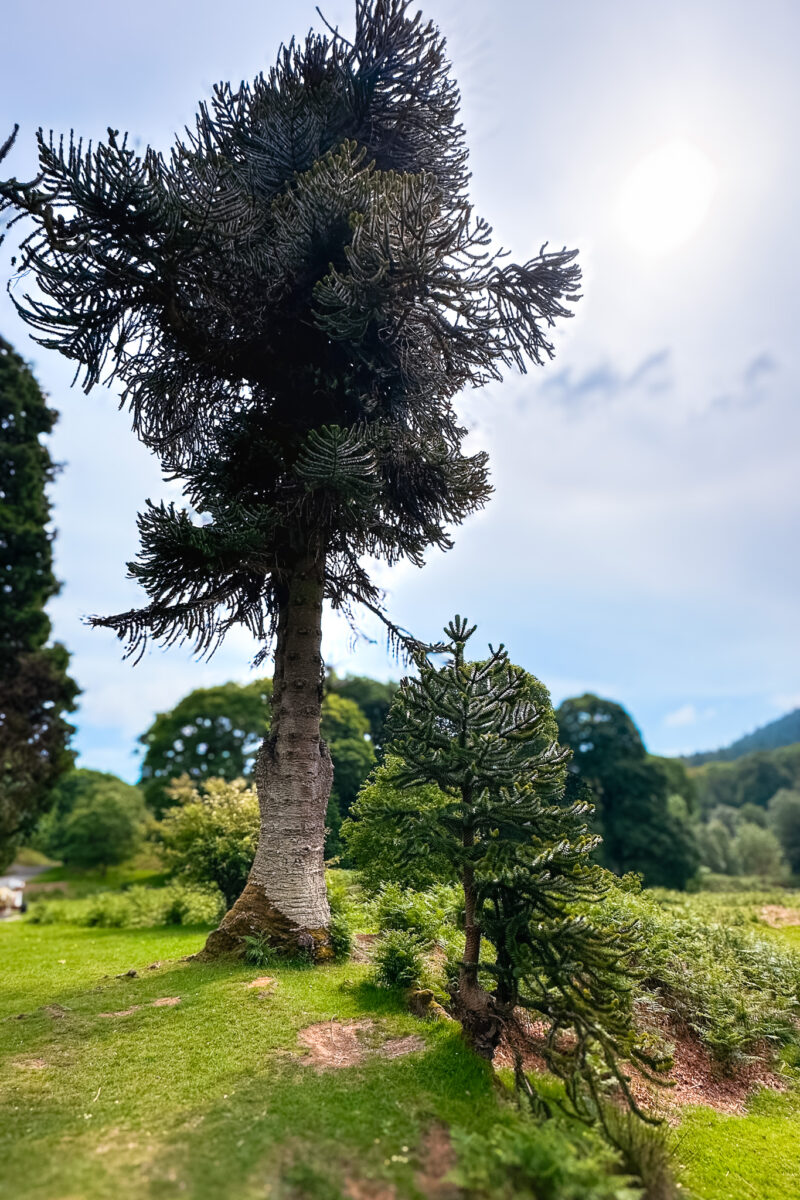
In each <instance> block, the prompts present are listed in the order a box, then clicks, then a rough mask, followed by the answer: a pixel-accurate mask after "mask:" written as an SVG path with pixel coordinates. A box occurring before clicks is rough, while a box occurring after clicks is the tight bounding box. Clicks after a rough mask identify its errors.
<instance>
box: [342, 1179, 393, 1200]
mask: <svg viewBox="0 0 800 1200" xmlns="http://www.w3.org/2000/svg"><path fill="white" fill-rule="evenodd" d="M344 1195H345V1196H346V1197H347V1200H396V1197H397V1192H396V1191H395V1189H394V1186H393V1184H391V1183H378V1182H377V1180H374V1179H345V1181H344Z"/></svg>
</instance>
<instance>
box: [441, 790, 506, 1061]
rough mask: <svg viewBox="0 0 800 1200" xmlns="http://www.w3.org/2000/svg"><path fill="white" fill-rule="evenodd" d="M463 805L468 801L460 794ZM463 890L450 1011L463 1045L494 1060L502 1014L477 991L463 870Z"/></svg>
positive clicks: (477, 934) (469, 875)
mask: <svg viewBox="0 0 800 1200" xmlns="http://www.w3.org/2000/svg"><path fill="white" fill-rule="evenodd" d="M464 801H465V804H468V803H469V801H470V797H469V794H468V793H467V792H466V791H465V792H464ZM462 841H463V844H464V847H465V849H469V847H470V846H472V845H473V844H474V840H473V832H472V829H471V828H469V827H466V828H465V829H464V832H463V835H462ZM462 884H463V887H464V927H465V930H464V931H465V935H466V936H465V942H464V958H463V959H462V962H461V967H460V969H459V973H458V987H457V989H456V991H455V994H454V996H453V1008H454V1010H455V1013H456V1016H457V1017H458V1019H459V1021H460V1022H461V1026H462V1028H463V1030H464V1034H465V1036H466V1038H467V1041H468V1042H469V1043H470V1045H471V1046H472V1048H473V1049H474V1050H475V1052H476V1053H477V1054H479V1055H480V1056H481V1058H488V1059H489V1060H490V1061H491V1060H492V1059H493V1058H494V1052H495V1050H496V1049H497V1046H498V1043H499V1041H500V1038H501V1037H502V1034H503V1028H504V1021H503V1014H502V1013H501V1012H500V1011H499V1010H498V1007H497V1003H496V1001H495V998H494V996H493V995H492V994H491V993H490V992H487V991H486V989H485V988H483V987H481V984H480V982H479V980H478V970H479V967H480V956H481V931H480V926H479V925H477V924H476V921H475V916H476V899H477V898H476V894H475V872H474V870H473V868H472V867H471V866H465V867H464V872H463V875H462Z"/></svg>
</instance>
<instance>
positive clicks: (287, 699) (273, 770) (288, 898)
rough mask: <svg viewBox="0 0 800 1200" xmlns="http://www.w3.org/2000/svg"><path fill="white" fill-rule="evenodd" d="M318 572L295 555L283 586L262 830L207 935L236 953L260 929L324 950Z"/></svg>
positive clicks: (211, 946) (264, 749)
mask: <svg viewBox="0 0 800 1200" xmlns="http://www.w3.org/2000/svg"><path fill="white" fill-rule="evenodd" d="M322 598H323V573H322V567H321V565H320V563H319V562H315V561H314V560H313V559H310V558H308V559H305V560H301V561H300V562H299V563H298V564H297V566H296V568H295V570H294V572H293V573H292V576H291V578H290V580H289V583H288V586H287V595H286V603H285V604H284V605H283V607H282V608H281V612H280V616H279V622H278V632H277V640H276V647H275V677H274V683H273V694H272V711H273V716H272V728H271V731H270V736H269V737H268V738H266V739H265V740H264V742H263V744H262V746H261V749H260V751H259V754H258V759H257V761H256V767H255V781H256V788H257V791H258V799H259V806H260V809H261V833H260V836H259V841H258V849H257V851H256V856H255V861H254V862H253V866H252V868H251V870H250V876H249V878H248V881H247V884H246V886H245V889H244V891H243V892H242V894H241V896H240V897H239V899H238V900H237V901H236V903H235V904H234V906H233V908H231V910H230V911H229V912H228V913H227V914H226V915H225V917H223V919H222V922H221V924H220V927H219V929H217V930H215V932H214V933H212V934H211V935H210V937H209V939H208V941H207V943H206V953H207V954H209V955H217V954H225V953H241V952H242V950H243V938H244V937H245V936H247V935H249V934H257V933H261V934H264V935H266V936H267V937H268V938H269V940H270V942H272V943H273V944H274V946H275V947H276V949H278V950H281V951H283V952H286V953H297V952H298V951H303V952H306V953H309V954H311V955H312V956H313V957H314V958H316V959H325V958H330V957H332V950H331V944H330V938H329V935H328V926H329V924H330V909H329V907H328V897H327V893H326V890H325V862H324V857H323V851H324V842H325V813H326V809H327V804H328V797H329V795H330V790H331V784H332V782H333V764H332V762H331V756H330V753H329V752H328V748H327V746H326V745H325V743H324V742H323V741H321V740H320V736H319V725H320V715H321V705H322V658H321V653H320V644H321V640H322Z"/></svg>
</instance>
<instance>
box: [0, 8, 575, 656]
mask: <svg viewBox="0 0 800 1200" xmlns="http://www.w3.org/2000/svg"><path fill="white" fill-rule="evenodd" d="M458 108H459V95H458V90H457V88H456V86H455V84H454V82H453V80H452V79H451V77H450V74H449V64H448V63H447V60H446V58H445V51H444V42H443V39H442V38H441V36H440V35H439V33H438V31H437V30H436V28H435V27H434V26H433V25H432V24H425V23H424V22H423V20H422V18H421V16H420V15H419V14H417V15H416V16H414V17H411V16H409V15H408V14H407V4H406V3H405V0H357V3H356V29H355V33H354V35H353V39H352V41H351V40H348V39H347V38H345V37H343V36H342V35H340V34H339V33H338V32H334V31H331V32H327V33H322V34H310V35H309V36H308V38H307V39H306V41H305V42H304V43H303V44H302V45H301V44H297V43H294V42H292V43H291V44H290V45H289V46H288V47H284V48H282V49H281V51H280V53H279V55H278V60H277V63H276V65H275V66H274V67H273V68H272V70H271V71H270V72H269V73H268V74H267V75H260V76H258V77H257V78H256V79H255V81H254V82H253V83H252V84H250V85H248V84H244V83H243V84H241V85H240V86H239V87H238V88H233V87H231V86H230V85H228V84H220V85H218V86H217V87H216V88H215V90H214V94H213V98H212V100H211V102H210V103H203V104H201V106H200V110H199V114H198V117H197V121H196V125H195V128H194V129H193V130H189V131H188V132H187V133H186V135H185V136H184V137H182V138H180V139H178V140H177V141H176V143H175V145H174V147H173V149H172V151H171V153H170V154H169V155H168V156H166V157H165V156H163V155H162V154H160V153H158V152H157V151H155V150H151V149H148V150H147V151H146V152H145V153H144V154H143V155H139V154H137V153H136V152H135V151H134V149H133V148H132V147H131V145H130V144H129V142H128V140H127V138H126V137H120V136H119V135H118V133H117V132H116V131H114V130H109V133H108V138H107V140H105V141H102V142H99V143H97V144H95V145H93V144H87V143H83V142H80V141H77V140H75V139H74V138H72V137H70V139H69V141H68V142H67V143H64V142H63V141H61V140H59V139H55V138H52V137H51V138H49V139H48V138H46V137H45V136H44V135H43V134H42V133H40V134H39V138H38V147H39V169H40V174H39V175H38V177H37V179H36V180H35V181H34V182H33V183H30V184H25V183H20V182H18V181H17V180H14V179H11V180H8V181H6V182H4V183H0V211H2V209H3V208H6V209H9V210H11V211H12V212H15V213H17V214H19V215H26V216H28V217H29V218H31V219H32V221H33V225H34V228H33V232H32V233H30V234H29V236H28V237H27V238H26V239H25V240H24V241H23V243H22V248H21V261H20V270H22V271H26V272H31V273H32V274H33V276H34V277H35V279H36V282H37V284H38V287H39V288H40V289H41V293H42V296H43V298H42V299H38V298H33V297H30V296H18V295H17V294H16V293H14V294H13V295H14V300H15V303H16V304H17V306H18V308H19V311H20V313H21V315H22V316H23V318H24V319H25V320H26V321H28V322H29V323H30V324H31V325H32V327H33V328H34V329H35V330H36V331H37V334H38V335H39V336H40V337H41V339H42V341H43V342H44V343H45V344H47V345H49V346H53V347H55V348H57V349H58V350H60V351H61V352H62V353H63V354H65V355H66V356H67V357H68V358H71V359H73V360H75V362H76V363H77V364H78V371H79V373H80V375H81V377H82V379H83V382H84V386H85V387H86V388H90V387H92V386H93V385H95V384H96V383H98V382H99V381H100V379H101V378H102V377H103V375H104V373H105V374H106V377H113V378H114V379H115V380H116V381H117V382H118V383H119V384H120V385H121V387H122V390H123V399H124V401H125V402H126V403H127V404H128V405H129V406H130V409H131V412H132V414H133V421H134V427H135V429H136V432H137V434H138V435H139V437H140V438H141V439H142V441H143V442H144V443H145V444H146V445H147V446H149V447H150V448H151V449H153V450H154V451H155V452H156V453H157V454H158V455H159V456H160V457H161V460H162V462H163V464H164V466H165V468H166V469H167V470H169V471H171V472H173V473H174V474H175V475H176V476H177V477H179V478H180V479H181V480H182V481H183V484H184V489H185V494H186V497H187V500H188V501H189V504H190V505H191V507H192V508H193V509H194V510H195V511H196V512H200V513H203V514H205V516H204V520H203V523H202V524H201V523H198V522H197V521H196V520H195V519H194V518H193V516H192V513H191V512H190V511H189V510H179V509H176V508H175V507H174V506H172V505H166V506H165V505H163V504H157V505H150V506H148V508H147V509H146V510H145V511H144V512H143V513H142V515H141V517H140V521H139V525H140V532H141V539H142V552H141V555H140V558H139V560H138V562H136V563H134V564H131V568H130V569H131V573H132V575H133V577H134V578H136V579H137V580H138V581H139V582H140V583H141V584H142V586H143V587H144V588H145V590H146V591H147V592H148V594H149V596H150V601H151V602H150V604H149V606H148V607H146V608H144V609H141V610H138V611H135V612H129V613H125V614H121V615H119V616H118V617H114V618H109V619H104V620H103V621H102V622H101V623H104V624H108V625H110V626H111V627H112V628H114V629H116V630H117V631H118V633H119V635H120V636H121V637H124V638H126V639H127V640H128V642H129V644H130V646H131V647H132V648H141V646H142V644H143V639H144V638H146V637H147V636H148V634H152V635H154V636H156V637H158V638H163V639H165V640H167V641H172V640H175V639H176V638H177V639H180V638H184V637H188V638H191V639H192V640H193V641H194V642H195V644H196V645H197V646H198V648H201V649H209V648H210V647H212V646H213V645H214V644H215V643H216V641H217V640H218V639H219V638H220V637H222V636H224V634H225V632H226V630H227V629H229V628H230V626H231V625H232V624H234V623H236V622H240V623H242V624H243V625H245V626H246V627H247V628H248V629H249V630H251V632H253V633H254V634H255V635H256V636H257V637H259V638H261V639H262V640H263V639H265V638H267V636H268V635H269V634H270V633H274V632H275V631H276V630H277V620H278V613H279V611H280V609H281V606H282V604H283V599H284V588H285V585H286V582H287V579H288V577H289V576H290V575H291V572H292V569H293V566H294V565H295V564H296V562H297V560H298V556H300V557H303V558H305V557H307V556H308V555H309V554H310V555H311V556H312V557H313V558H316V559H320V560H324V572H325V594H326V595H327V597H328V598H329V599H330V600H331V601H332V603H333V604H334V605H337V606H344V607H347V605H348V604H349V603H351V602H353V601H356V602H361V603H364V604H366V605H368V606H369V607H371V608H373V609H379V608H380V596H379V592H378V589H377V588H376V587H375V585H374V584H373V583H372V582H371V581H370V579H369V576H368V574H367V572H366V570H365V568H364V566H362V565H361V556H363V555H366V554H368V555H372V556H377V557H382V558H386V559H388V560H389V561H390V562H393V561H396V560H397V559H399V558H409V559H411V560H412V561H414V562H417V563H419V562H421V555H422V552H423V550H424V549H425V548H426V547H427V546H430V545H437V546H440V547H443V548H444V547H447V546H449V545H450V535H449V532H448V529H449V528H451V527H452V526H453V525H454V524H458V523H459V522H460V521H461V520H462V519H463V518H464V516H465V515H466V514H468V513H469V512H471V511H473V510H474V509H475V508H477V507H480V506H481V505H482V504H483V503H484V501H485V500H486V498H487V496H488V494H489V490H490V489H489V485H488V480H487V473H486V456H485V455H484V454H481V453H479V454H477V455H472V456H469V455H464V454H463V452H462V450H461V443H462V439H463V435H464V430H463V429H462V428H460V426H459V424H458V422H457V420H456V418H455V415H454V412H453V410H452V407H451V400H452V398H453V397H454V396H455V395H456V394H457V393H458V392H459V391H460V390H461V389H462V388H464V387H465V386H470V385H479V384H481V383H484V382H485V381H487V380H490V379H495V378H498V377H499V375H500V373H501V371H502V369H503V367H504V366H510V365H515V366H517V367H519V368H520V369H524V368H525V364H526V362H530V361H532V362H534V363H540V362H542V361H543V359H546V358H547V357H548V356H550V355H551V354H552V346H551V344H550V342H549V341H548V338H547V336H546V330H547V327H548V326H550V325H552V324H553V323H554V321H555V319H556V318H557V317H565V316H568V315H570V309H569V308H568V307H567V306H566V305H565V300H569V299H572V298H574V296H575V294H576V292H577V288H578V281H579V271H578V268H577V267H576V265H575V263H574V258H575V252H572V251H570V252H567V251H557V252H554V253H549V252H545V251H544V249H542V251H541V252H540V253H539V254H538V255H537V256H535V257H534V258H531V259H530V260H528V261H527V262H525V263H524V264H521V265H518V264H516V263H511V262H507V261H506V260H505V259H504V258H503V257H502V256H501V255H500V254H499V253H498V252H497V251H496V250H495V249H494V248H493V246H492V241H491V230H490V228H489V226H488V225H487V223H486V222H485V221H484V220H483V219H482V218H480V217H477V216H476V215H475V214H474V212H473V209H472V207H471V205H470V203H469V200H468V198H467V191H466V189H467V183H468V179H469V173H468V170H467V152H466V148H465V144H464V131H463V128H462V126H461V125H460V124H459V122H458Z"/></svg>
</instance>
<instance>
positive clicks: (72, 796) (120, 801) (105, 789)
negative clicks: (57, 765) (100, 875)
mask: <svg viewBox="0 0 800 1200" xmlns="http://www.w3.org/2000/svg"><path fill="white" fill-rule="evenodd" d="M53 800H54V804H53V808H52V810H51V812H49V813H48V814H47V815H46V816H45V817H44V818H43V820H42V822H41V824H40V827H39V830H38V831H37V841H38V844H39V845H40V846H41V847H42V848H43V849H44V850H45V851H46V852H47V853H48V854H49V855H51V856H52V857H53V858H57V859H61V860H62V861H63V862H65V863H67V864H68V865H70V866H77V867H90V868H91V867H101V868H106V867H110V866H114V865H116V864H117V863H121V862H123V861H124V860H125V859H127V858H130V857H131V855H132V854H134V853H135V851H136V850H137V849H138V848H139V846H140V844H141V841H142V836H143V834H144V830H145V824H146V816H147V813H146V809H145V804H144V797H143V796H142V793H141V791H140V790H139V788H137V787H133V786H132V785H131V784H129V783H125V782H124V781H123V780H122V779H118V778H117V776H116V775H111V774H109V773H108V772H105V771H90V770H86V769H83V768H80V769H78V770H75V771H70V772H69V773H68V774H67V775H65V776H64V777H63V779H62V780H61V781H60V782H59V784H58V785H57V787H56V788H55V790H54V793H53Z"/></svg>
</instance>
